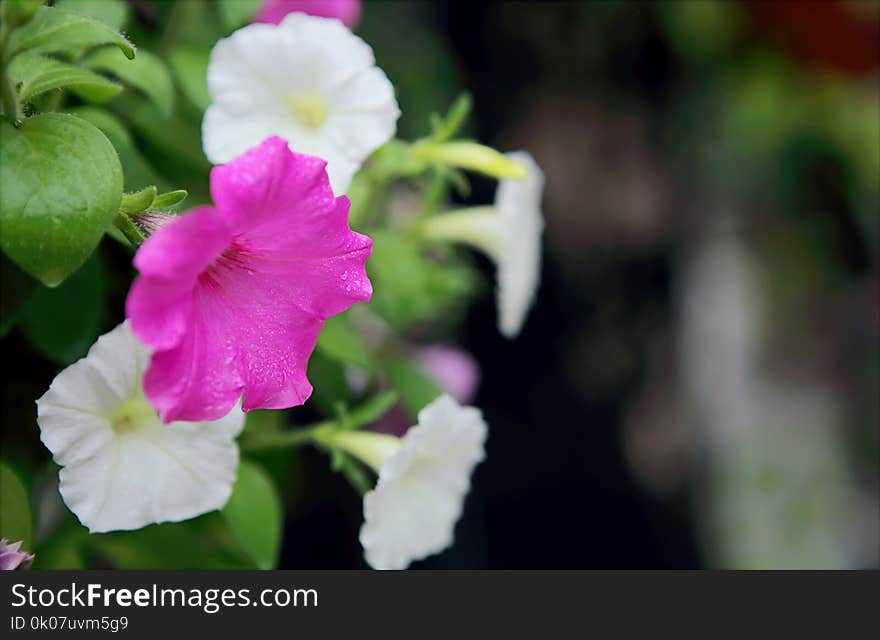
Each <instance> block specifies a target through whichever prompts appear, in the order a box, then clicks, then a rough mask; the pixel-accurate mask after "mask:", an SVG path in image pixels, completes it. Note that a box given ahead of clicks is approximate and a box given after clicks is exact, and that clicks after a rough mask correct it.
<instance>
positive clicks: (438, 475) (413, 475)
mask: <svg viewBox="0 0 880 640" xmlns="http://www.w3.org/2000/svg"><path fill="white" fill-rule="evenodd" d="M486 431H487V428H486V423H485V421H484V420H483V417H482V414H481V413H480V411H479V410H478V409H475V408H473V407H462V406H460V405H459V404H458V403H457V402H456V401H455V400H453V399H452V398H451V397H449V396H448V395H445V394H444V395H442V396H440V397H439V398H438V399H437V400H435V401H434V402H432V403H431V404H429V405H428V406H426V407H425V408H424V409H422V410H421V411H420V412H419V423H418V425H416V426H415V427H412V428H411V429H410V430H409V431H407V433H406V435H405V436H404V437H403V439H402V446H401V448H400V449H399V450H398V451H397V452H396V453H394V454H393V455H392V456H391V457H389V458H388V460H386V461H385V464H383V465H382V469H381V470H380V472H379V480H378V482H377V483H376V488H375V489H374V490H373V491H370V492H369V493H367V495H366V496H364V525H363V527H362V528H361V532H360V541H361V544H362V545H363V547H364V557H365V558H366V560H367V562H368V563H369V564H370V566H372V567H374V568H376V569H404V568H406V567H407V566H408V565H409V564H410V563H411V562H413V561H415V560H420V559H422V558H425V557H426V556H429V555H431V554H433V553H438V552H440V551H442V550H443V549H445V548H446V547H448V546H450V545H451V544H452V540H453V535H454V529H455V523H456V522H457V521H458V518H459V516H460V515H461V509H462V505H463V503H464V498H465V496H466V495H467V492H468V489H469V488H470V477H471V474H472V472H473V469H474V467H475V466H476V465H477V464H478V463H479V462H480V461H481V460H482V459H483V458H484V456H485V453H484V450H483V443H484V442H485V439H486Z"/></svg>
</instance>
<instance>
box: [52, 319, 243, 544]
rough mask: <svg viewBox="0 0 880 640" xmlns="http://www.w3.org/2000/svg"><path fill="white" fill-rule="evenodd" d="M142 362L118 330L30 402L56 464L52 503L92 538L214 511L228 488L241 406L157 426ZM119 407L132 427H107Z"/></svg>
mask: <svg viewBox="0 0 880 640" xmlns="http://www.w3.org/2000/svg"><path fill="white" fill-rule="evenodd" d="M148 360H149V351H148V349H147V348H146V347H145V346H144V345H142V344H140V343H139V342H138V341H137V339H136V338H135V337H134V335H133V334H132V333H131V331H130V329H129V328H128V325H127V324H121V325H119V326H118V327H116V328H115V329H114V330H113V331H111V332H110V333H108V334H106V335H103V336H101V337H100V338H99V339H98V342H97V343H95V345H94V346H92V348H91V349H90V350H89V353H88V355H87V356H86V358H84V359H83V360H80V361H79V362H77V363H75V364H73V365H71V366H70V367H68V368H67V369H65V370H64V371H62V372H61V373H60V374H58V376H57V377H56V378H55V380H54V381H53V382H52V385H51V387H50V388H49V391H47V392H46V393H45V394H44V395H43V397H42V398H40V399H39V400H38V401H37V416H38V417H37V420H38V422H39V424H40V432H41V438H42V440H43V442H44V443H45V445H46V446H47V447H48V449H49V450H50V451H51V452H52V454H53V456H54V459H55V461H56V462H57V463H58V464H60V465H62V467H63V468H62V470H61V472H60V480H61V482H60V492H61V496H62V497H63V498H64V502H65V503H66V504H67V506H68V507H69V508H70V510H71V511H73V512H74V513H75V514H76V515H77V517H79V519H80V521H81V522H82V523H83V524H84V525H85V526H87V527H88V528H89V530H90V531H92V532H103V531H113V530H117V529H138V528H140V527H143V526H145V525H148V524H152V523H157V522H168V521H171V522H176V521H179V520H185V519H187V518H192V517H194V516H197V515H199V514H202V513H205V512H207V511H213V510H215V509H219V508H221V507H222V506H223V505H224V504H225V503H226V501H227V500H228V499H229V495H230V493H231V491H232V485H233V483H234V482H235V470H236V468H237V467H238V447H237V446H236V444H235V438H236V436H237V435H238V434H239V433H240V432H241V429H242V427H243V426H244V414H243V413H242V412H241V409H240V408H238V407H236V408H235V409H233V411H232V412H230V413H229V414H228V415H227V416H225V417H224V418H222V419H220V420H217V421H214V422H172V423H171V424H168V425H163V424H162V423H161V422H160V420H159V418H158V415H157V414H156V412H155V410H153V409H152V407H150V406H149V404H148V403H147V400H146V398H145V397H144V395H143V391H142V387H141V385H142V377H143V371H144V368H145V367H146V365H147V362H148ZM121 407H122V408H123V409H125V408H126V407H128V408H130V409H131V411H132V413H131V416H132V419H131V424H128V425H126V426H123V427H114V417H118V415H119V414H118V413H117V412H118V411H119V410H120V408H121Z"/></svg>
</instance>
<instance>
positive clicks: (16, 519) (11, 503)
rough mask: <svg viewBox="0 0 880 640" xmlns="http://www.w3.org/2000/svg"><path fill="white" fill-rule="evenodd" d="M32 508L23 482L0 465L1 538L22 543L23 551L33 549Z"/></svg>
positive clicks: (4, 466)
mask: <svg viewBox="0 0 880 640" xmlns="http://www.w3.org/2000/svg"><path fill="white" fill-rule="evenodd" d="M32 530H33V524H32V522H31V506H30V503H29V502H28V497H27V491H26V490H25V488H24V485H22V484H21V480H19V479H18V476H16V475H15V474H14V473H13V472H12V471H11V470H10V469H9V467H7V466H6V465H5V464H0V537H3V538H6V539H7V540H9V542H18V541H19V540H21V541H22V549H24V550H29V549H30V548H31V533H32Z"/></svg>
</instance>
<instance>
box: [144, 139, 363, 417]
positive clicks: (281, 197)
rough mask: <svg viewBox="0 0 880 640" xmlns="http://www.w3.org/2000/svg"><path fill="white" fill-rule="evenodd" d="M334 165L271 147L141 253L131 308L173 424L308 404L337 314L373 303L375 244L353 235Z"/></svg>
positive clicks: (218, 178) (251, 154)
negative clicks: (370, 271)
mask: <svg viewBox="0 0 880 640" xmlns="http://www.w3.org/2000/svg"><path fill="white" fill-rule="evenodd" d="M325 165H326V163H325V162H324V161H323V160H321V159H319V158H314V157H311V156H306V155H301V154H297V153H293V152H291V151H290V150H289V148H288V146H287V141H285V140H283V139H281V138H278V137H271V138H268V139H266V140H265V141H264V142H263V143H262V144H260V145H259V146H257V147H254V148H253V149H251V150H249V151H247V152H246V153H244V154H243V155H242V156H240V157H238V158H236V159H235V160H233V161H232V162H230V163H228V164H225V165H220V166H217V167H214V169H212V171H211V196H212V197H213V199H214V202H215V206H214V207H207V206H205V207H198V208H196V209H194V210H193V211H192V212H190V213H188V214H187V215H183V216H180V217H179V218H177V219H175V220H174V221H173V222H170V223H169V224H167V225H165V226H163V227H161V228H160V229H159V230H158V231H156V233H155V234H154V235H152V236H150V237H149V238H148V239H147V240H146V241H145V242H144V244H143V245H142V246H141V247H140V249H139V250H138V252H137V255H135V258H134V264H135V266H136V267H137V268H138V270H139V271H140V275H139V276H138V277H137V278H136V280H135V282H134V284H133V285H132V288H131V291H130V292H129V295H128V300H127V301H126V315H127V317H128V318H129V320H130V321H131V327H132V330H133V331H134V333H135V334H136V335H137V336H138V337H140V338H141V339H142V340H143V341H144V342H146V343H147V344H148V345H150V346H151V347H153V348H154V349H155V352H154V353H153V355H152V357H151V359H150V364H149V368H148V369H147V372H146V375H145V378H144V391H145V392H146V394H147V397H148V398H149V399H150V401H151V402H152V403H153V405H154V406H155V407H156V409H157V410H158V411H159V413H160V414H161V415H162V419H163V420H164V421H165V422H166V423H167V422H171V421H173V420H215V419H217V418H220V417H222V416H224V415H225V414H226V413H228V412H229V411H230V410H231V409H232V407H233V406H234V405H235V403H236V402H237V401H238V399H239V397H240V396H241V395H242V393H243V394H244V399H243V406H242V408H243V409H244V410H245V411H249V410H251V409H282V408H286V407H292V406H296V405H300V404H302V403H303V402H305V401H306V400H307V399H308V397H309V396H310V395H311V392H312V385H311V384H310V383H309V381H308V379H307V378H306V365H307V364H308V359H309V357H310V355H311V353H312V350H313V349H314V347H315V342H316V341H317V339H318V334H319V333H320V332H321V329H322V328H323V326H324V320H325V319H326V318H328V317H329V316H332V315H335V314H337V313H341V312H342V311H345V310H346V309H348V308H349V307H351V306H352V305H353V304H354V303H355V302H358V301H365V300H369V299H370V297H371V295H372V285H371V284H370V281H369V279H368V277H367V274H366V271H365V269H364V263H365V262H366V260H367V258H368V257H369V255H370V252H371V251H372V240H370V238H368V237H366V236H363V235H360V234H358V233H355V232H353V231H352V230H351V229H350V228H349V226H348V209H349V205H350V203H349V201H348V198H346V197H344V196H342V197H339V198H334V196H333V192H332V191H331V189H330V183H329V181H328V178H327V173H326V171H325Z"/></svg>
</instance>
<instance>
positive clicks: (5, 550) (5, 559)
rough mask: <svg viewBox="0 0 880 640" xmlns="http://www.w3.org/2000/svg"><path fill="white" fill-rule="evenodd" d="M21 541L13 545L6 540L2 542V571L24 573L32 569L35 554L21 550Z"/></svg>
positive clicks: (0, 552)
mask: <svg viewBox="0 0 880 640" xmlns="http://www.w3.org/2000/svg"><path fill="white" fill-rule="evenodd" d="M21 542H22V541H21V540H19V541H18V542H13V543H12V544H10V543H9V541H8V540H7V539H6V538H3V539H2V540H0V571H23V570H24V569H30V568H31V564H32V563H33V561H34V554H32V553H27V552H25V551H22V550H21Z"/></svg>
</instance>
